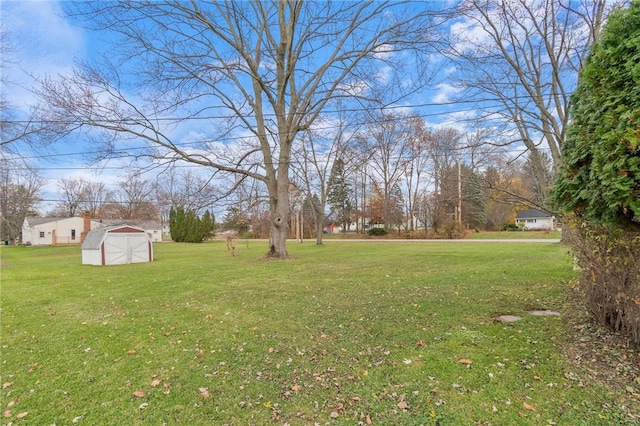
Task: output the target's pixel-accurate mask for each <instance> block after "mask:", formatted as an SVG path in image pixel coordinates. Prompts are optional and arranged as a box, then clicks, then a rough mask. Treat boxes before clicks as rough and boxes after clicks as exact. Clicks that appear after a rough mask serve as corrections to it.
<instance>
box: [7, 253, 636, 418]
mask: <svg viewBox="0 0 640 426" xmlns="http://www.w3.org/2000/svg"><path fill="white" fill-rule="evenodd" d="M154 250H155V256H156V261H155V262H153V263H148V264H135V265H122V266H111V267H95V266H83V265H81V264H80V263H81V257H80V249H79V248H78V247H59V248H51V247H27V248H25V247H3V248H2V252H1V256H2V264H3V266H2V277H1V278H2V287H1V303H2V311H1V315H2V317H1V321H2V322H1V327H2V329H1V331H2V336H1V350H2V353H1V355H2V364H1V367H2V370H1V374H2V377H1V382H2V383H3V384H4V385H3V389H2V394H1V395H2V397H1V401H0V406H1V407H3V411H4V410H7V409H8V410H10V412H9V413H8V415H9V417H7V418H6V419H5V421H6V422H9V421H13V422H14V424H34V425H50V424H54V423H55V424H58V425H67V424H72V423H74V420H75V422H76V423H78V424H88V425H89V424H90V425H102V424H104V425H107V424H123V425H124V424H127V425H138V424H139V425H142V424H157V425H160V424H167V425H173V424H188V425H222V424H228V425H263V424H280V425H284V424H289V425H313V424H314V423H318V424H331V425H356V424H368V422H369V421H370V422H371V423H372V424H374V425H421V424H424V425H470V424H494V425H522V424H530V425H544V424H552V423H549V422H555V424H559V425H562V424H565V425H583V424H584V425H608V424H617V423H623V422H625V421H629V423H630V420H629V417H627V415H626V410H628V409H629V407H626V408H625V407H623V406H622V402H621V401H623V400H625V401H626V399H623V397H624V394H625V391H624V389H622V390H620V389H608V388H606V387H603V386H602V385H598V384H597V383H593V382H591V381H588V380H584V376H583V373H582V372H581V371H578V370H576V369H575V368H573V367H572V364H571V363H569V362H568V360H567V359H566V357H565V355H564V350H563V345H564V344H565V335H566V331H567V329H568V327H570V324H567V319H563V318H558V317H534V316H531V315H528V314H526V311H527V310H531V309H555V310H559V311H561V312H565V311H566V310H569V309H568V308H569V305H570V303H571V300H570V299H569V298H568V297H567V294H568V293H569V292H570V291H569V288H570V284H569V282H570V280H571V279H572V278H573V271H572V268H571V263H570V261H569V258H568V255H567V249H566V248H564V247H562V246H560V245H557V244H551V243H549V244H547V243H543V244H540V243H538V244H534V243H523V244H517V245H514V244H500V243H487V244H482V243H477V244H450V243H411V244H407V243H384V244H381V243H375V244H372V243H360V242H327V243H326V244H325V245H324V246H321V247H318V246H315V245H313V244H312V243H305V244H302V245H301V244H297V243H290V244H289V250H290V252H291V253H292V254H293V256H294V257H293V259H291V260H286V261H267V260H264V259H262V258H261V255H262V254H263V253H264V252H265V251H266V243H264V242H255V241H251V242H239V243H238V244H237V253H238V255H237V256H236V257H231V256H229V254H228V253H227V250H226V247H225V243H224V242H213V243H207V244H200V245H195V244H194V245H187V244H173V243H166V244H156V245H155V246H154ZM499 314H517V315H522V316H523V317H524V319H523V320H522V321H520V322H517V323H514V324H510V325H505V324H501V323H496V322H495V321H494V319H495V317H496V316H497V315H499ZM460 360H469V361H470V364H468V363H462V362H460ZM465 362H466V361H465ZM136 391H139V393H138V395H141V396H136ZM632 408H637V407H632ZM533 410H535V411H533ZM21 413H27V414H26V416H25V417H24V418H23V419H22V420H20V421H19V420H18V419H17V417H18V415H19V414H21Z"/></svg>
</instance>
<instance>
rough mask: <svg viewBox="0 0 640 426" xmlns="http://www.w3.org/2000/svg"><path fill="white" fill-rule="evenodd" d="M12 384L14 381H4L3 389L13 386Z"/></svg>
mask: <svg viewBox="0 0 640 426" xmlns="http://www.w3.org/2000/svg"><path fill="white" fill-rule="evenodd" d="M11 386H13V382H4V383H3V384H2V389H6V388H8V387H11Z"/></svg>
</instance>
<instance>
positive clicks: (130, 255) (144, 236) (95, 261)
mask: <svg viewBox="0 0 640 426" xmlns="http://www.w3.org/2000/svg"><path fill="white" fill-rule="evenodd" d="M152 261H153V242H152V241H151V237H150V236H149V234H148V233H147V232H146V230H144V229H142V228H139V227H136V226H131V225H126V224H124V225H116V226H107V227H104V228H98V229H94V230H92V231H91V232H89V234H88V235H87V238H86V239H85V241H84V242H83V243H82V264H83V265H122V264H129V263H142V262H152Z"/></svg>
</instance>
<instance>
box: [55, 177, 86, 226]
mask: <svg viewBox="0 0 640 426" xmlns="http://www.w3.org/2000/svg"><path fill="white" fill-rule="evenodd" d="M88 186H89V182H88V181H87V180H85V179H84V178H69V179H64V178H62V179H60V180H59V181H58V195H59V196H60V198H61V199H60V201H59V202H58V205H57V206H56V211H57V212H60V215H61V216H64V217H73V216H76V215H77V214H78V213H81V208H82V204H83V202H84V200H85V198H86V196H87V189H88Z"/></svg>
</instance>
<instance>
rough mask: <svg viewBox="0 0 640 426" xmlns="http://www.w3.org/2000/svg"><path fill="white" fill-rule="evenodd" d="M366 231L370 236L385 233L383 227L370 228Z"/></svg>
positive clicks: (379, 235) (378, 235)
mask: <svg viewBox="0 0 640 426" xmlns="http://www.w3.org/2000/svg"><path fill="white" fill-rule="evenodd" d="M367 233H368V234H369V235H371V236H372V237H381V236H383V235H387V230H386V229H384V228H371V229H369V231H368V232H367Z"/></svg>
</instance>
